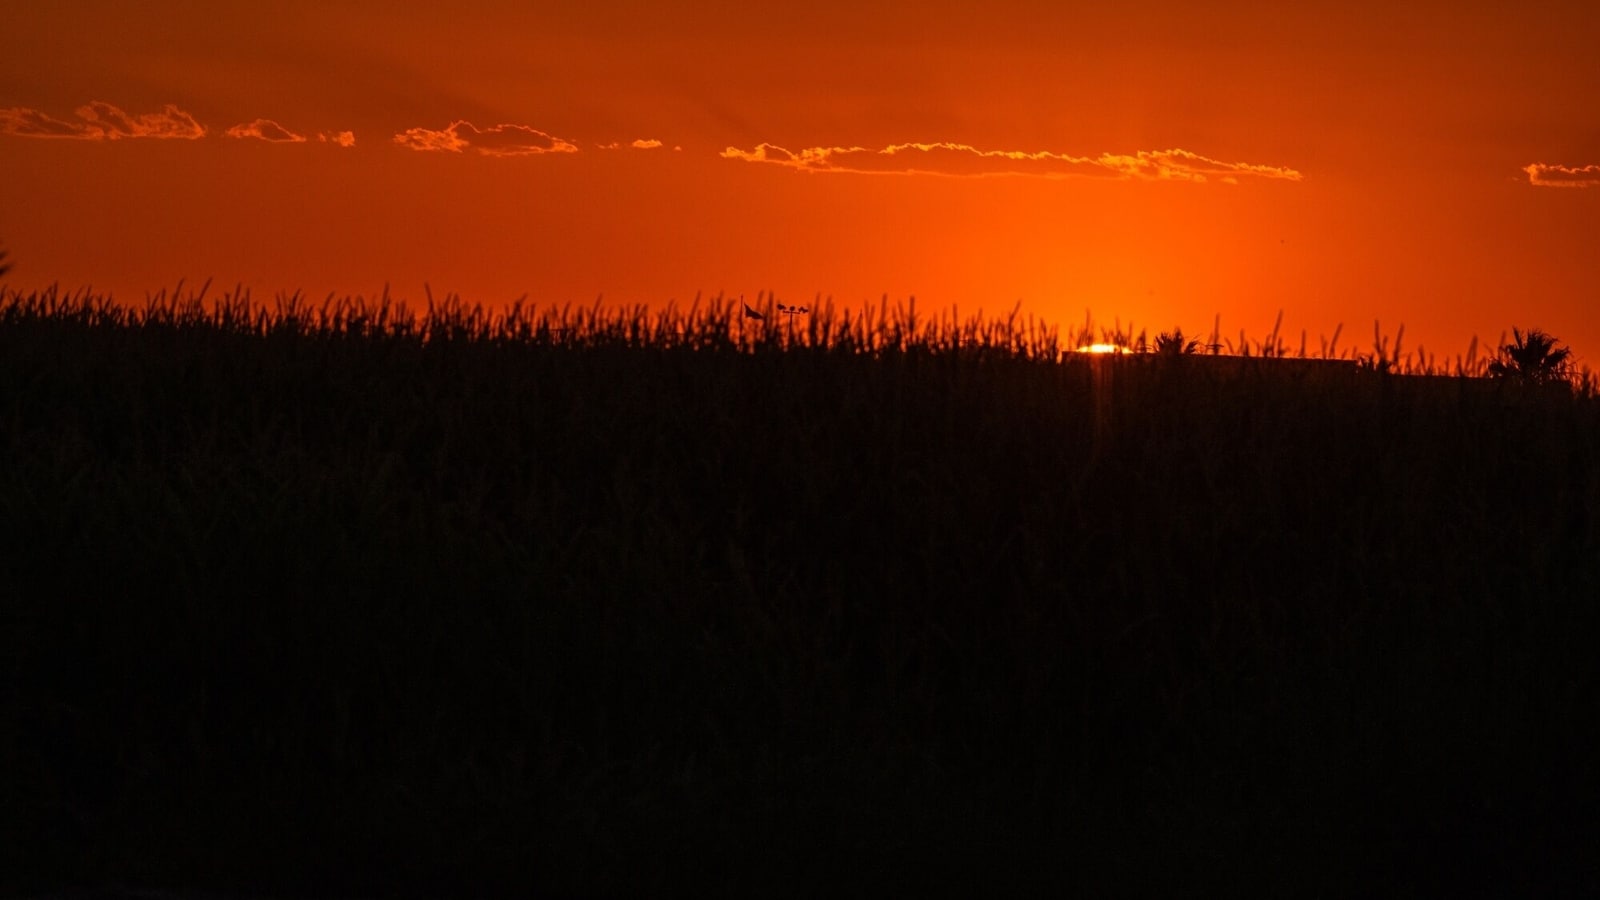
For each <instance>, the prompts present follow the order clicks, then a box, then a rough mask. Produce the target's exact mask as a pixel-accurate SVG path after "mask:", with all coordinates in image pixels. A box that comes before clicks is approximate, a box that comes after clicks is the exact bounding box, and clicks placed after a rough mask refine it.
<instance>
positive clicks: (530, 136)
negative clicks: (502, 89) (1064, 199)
mask: <svg viewBox="0 0 1600 900" xmlns="http://www.w3.org/2000/svg"><path fill="white" fill-rule="evenodd" d="M394 142H395V143H396V144H399V145H400V146H402V147H407V148H410V149H412V150H423V151H445V152H450V153H460V152H462V151H464V150H473V151H476V152H478V153H481V154H483V155H484V156H531V155H534V154H539V153H576V152H578V147H577V145H576V144H574V143H572V142H571V141H567V140H563V139H561V138H558V137H555V136H554V135H550V134H546V133H545V132H543V131H540V130H539V129H537V128H530V127H528V126H526V125H495V126H493V127H490V128H481V129H480V128H477V127H475V126H474V125H473V124H472V123H471V122H452V123H450V127H448V128H445V129H442V130H434V129H431V128H408V129H406V130H405V131H402V132H400V133H399V134H397V135H395V136H394Z"/></svg>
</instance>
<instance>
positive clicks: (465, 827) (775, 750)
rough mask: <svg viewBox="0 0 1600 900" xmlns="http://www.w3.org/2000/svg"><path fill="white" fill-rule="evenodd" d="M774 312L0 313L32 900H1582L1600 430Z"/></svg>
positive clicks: (1229, 368)
mask: <svg viewBox="0 0 1600 900" xmlns="http://www.w3.org/2000/svg"><path fill="white" fill-rule="evenodd" d="M738 311H739V307H738V306H737V304H736V303H723V302H720V301H718V302H715V303H711V304H707V305H704V306H702V307H700V308H698V309H696V310H695V311H694V312H693V314H692V315H691V314H688V313H682V314H680V313H665V314H660V315H655V316H652V315H650V314H646V313H644V312H643V311H634V312H632V313H629V312H622V313H616V314H609V313H604V312H602V311H600V310H598V309H591V310H576V311H572V310H568V311H565V312H559V311H558V312H557V313H553V314H551V315H549V316H544V317H541V316H540V315H535V314H532V313H518V314H517V315H516V316H514V317H511V318H506V317H490V316H486V315H484V314H482V313H481V312H476V311H473V310H468V309H464V308H461V307H459V306H453V305H446V306H443V307H441V308H440V309H438V310H435V311H434V314H433V315H432V316H431V317H421V318H418V317H408V316H406V315H405V314H404V311H403V310H401V309H399V308H397V307H395V306H392V305H391V306H383V305H381V304H370V305H352V304H331V305H329V306H326V307H309V306H307V305H305V304H303V303H300V302H292V303H291V302H285V303H280V304H279V306H278V307H277V308H276V309H271V310H268V311H262V310H261V309H257V308H251V307H249V306H248V305H247V304H246V303H245V302H244V301H242V300H240V299H238V298H236V297H235V298H225V299H224V301H223V302H222V303H220V304H217V305H211V304H207V305H205V306H204V307H201V306H199V305H196V304H186V303H158V304H157V305H156V306H155V307H153V309H152V311H151V312H149V313H147V314H135V313H132V312H130V311H128V310H124V309H119V308H117V307H115V306H112V305H110V304H109V303H107V302H106V301H103V300H98V299H95V298H92V297H85V296H81V295H80V296H77V297H65V296H56V295H52V294H47V295H33V296H31V297H20V296H17V295H15V294H7V295H4V296H3V297H0V577H3V579H4V580H3V583H0V594H3V595H4V596H5V598H6V599H5V601H4V605H5V608H6V610H7V612H6V617H5V618H6V624H5V627H4V629H3V633H4V638H3V639H0V640H3V644H0V646H3V648H4V653H5V659H4V663H5V671H6V673H7V683H8V697H7V706H8V709H9V715H8V721H9V723H10V724H9V725H8V727H6V728H5V729H4V733H5V737H4V743H3V745H0V746H3V752H4V765H3V767H0V779H3V795H0V798H3V800H0V805H3V806H4V808H5V809H7V810H8V812H7V813H6V814H5V815H6V818H7V819H9V820H10V823H11V824H10V828H11V835H10V836H8V837H7V838H6V840H5V844H6V845H7V846H8V847H9V852H8V856H7V858H6V859H5V860H3V863H4V868H5V870H6V872H7V873H8V874H7V876H6V878H7V880H9V881H10V882H12V885H13V886H14V887H15V888H16V889H18V890H22V891H25V892H32V891H46V890H54V889H59V888H62V887H65V886H69V885H98V886H105V885H122V886H129V887H138V886H144V885H149V886H162V887H167V888H178V889H192V890H201V889H227V890H231V891H239V892H243V893H246V894H248V893H251V892H269V893H278V894H318V895H326V894H330V893H332V894H340V895H345V896H379V895H390V894H439V895H452V896H456V895H463V894H474V893H479V894H482V893H501V892H507V891H509V892H517V891H547V892H552V893H568V892H580V893H604V892H654V893H660V892H663V891H672V890H674V889H676V890H682V889H684V888H686V887H690V886H694V887H697V888H699V889H701V890H703V891H704V892H707V893H740V894H766V893H804V894H816V893H820V892H822V891H825V890H827V889H829V888H842V889H845V890H848V891H850V892H851V893H879V892H882V893H889V892H893V893H894V894H896V895H899V894H904V893H908V892H911V891H914V890H916V889H918V888H920V887H928V886H940V887H945V888H950V887H955V888H969V889H976V888H983V887H986V886H990V885H993V886H998V887H999V888H1002V889H1005V888H1012V889H1021V888H1029V887H1034V888H1037V887H1044V886H1049V885H1059V886H1068V887H1078V888H1081V889H1082V890H1083V891H1085V892H1086V893H1088V894H1090V895H1099V894H1104V893H1108V892H1111V893H1115V892H1135V893H1146V892H1156V891H1170V892H1178V893H1190V892H1197V893H1212V894H1219V895H1220V894H1222V893H1223V892H1226V891H1240V890H1243V891H1251V892H1260V891H1271V892H1273V893H1276V894H1279V895H1291V894H1292V895H1299V894H1304V893H1307V892H1311V891H1314V892H1321V893H1325V894H1328V895H1342V894H1346V893H1351V892H1353V891H1355V890H1357V889H1361V888H1368V889H1370V888H1371V887H1373V886H1380V887H1381V889H1382V893H1385V894H1391V893H1392V894H1399V895H1419V894H1434V893H1450V892H1473V893H1476V892H1480V891H1483V890H1485V889H1489V890H1491V892H1500V893H1505V894H1508V895H1545V896H1553V895H1556V894H1561V893H1565V894H1567V895H1580V894H1589V893H1593V892H1595V891H1596V890H1600V867H1597V864H1596V859H1597V858H1600V856H1597V855H1596V854H1594V850H1595V847H1596V846H1597V844H1596V838H1597V829H1596V825H1595V822H1596V811H1597V806H1596V801H1597V799H1600V784H1597V779H1600V775H1597V771H1600V770H1597V767H1596V765H1595V760H1596V759H1600V740H1597V737H1600V716H1597V710H1600V695H1597V684H1600V681H1597V677H1596V676H1597V669H1600V651H1597V647H1600V644H1597V640H1596V639H1597V637H1600V605H1597V604H1600V400H1597V398H1596V397H1595V396H1594V394H1593V392H1592V391H1591V390H1588V389H1580V390H1568V389H1565V388H1533V387H1526V386H1519V385H1517V384H1511V383H1501V382H1491V381H1486V380H1480V379H1468V378H1438V377H1435V378H1413V377H1403V376H1397V375H1392V374H1381V373H1378V372H1374V371H1370V368H1371V367H1367V368H1361V367H1357V366H1355V365H1343V366H1341V365H1337V364H1322V365H1315V364H1298V365H1291V364H1287V363H1279V362H1277V361H1274V360H1270V359H1254V360H1248V361H1230V362H1224V361H1219V360H1211V359H1206V358H1204V357H1178V358H1172V359H1163V358H1157V357H1154V356H1134V357H1127V358H1109V357H1097V358H1094V359H1090V358H1087V357H1081V356H1077V355H1070V356H1069V357H1068V358H1066V359H1064V360H1063V358H1062V354H1061V353H1060V350H1061V348H1062V346H1065V345H1066V344H1064V343H1063V342H1062V341H1059V340H1058V339H1057V337H1056V335H1055V334H1054V333H1053V332H1050V331H1049V330H1048V329H1045V328H1043V327H1042V326H1040V325H1038V324H1036V323H1033V322H1022V323H1019V322H1017V321H1015V320H1011V321H1010V322H1009V323H1008V322H1007V321H999V322H990V323H982V322H976V321H969V322H965V323H962V322H956V321H954V320H950V321H947V322H945V323H943V324H940V323H939V322H934V323H932V324H922V323H916V322H913V321H910V320H909V317H908V316H907V315H901V314H896V315H890V314H887V313H884V312H882V311H879V314H878V315H876V316H871V317H868V318H866V319H859V318H858V319H855V320H850V321H846V320H845V318H844V317H843V316H842V315H839V314H833V313H829V312H827V311H825V310H819V311H817V312H814V313H812V314H811V315H810V316H808V317H806V318H802V319H800V320H798V321H796V322H793V323H791V322H785V321H775V319H776V317H769V319H768V320H766V321H765V322H756V321H754V320H748V319H744V318H741V317H739V315H738ZM791 328H792V331H791ZM746 329H748V331H747V330H746Z"/></svg>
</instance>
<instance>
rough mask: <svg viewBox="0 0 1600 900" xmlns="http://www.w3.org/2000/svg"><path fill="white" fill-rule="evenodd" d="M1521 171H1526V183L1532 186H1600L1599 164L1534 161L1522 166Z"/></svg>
mask: <svg viewBox="0 0 1600 900" xmlns="http://www.w3.org/2000/svg"><path fill="white" fill-rule="evenodd" d="M1522 171H1524V172H1527V173H1528V183H1529V184H1531V185H1533V186H1534V187H1554V188H1592V187H1600V165H1594V166H1553V165H1549V164H1546V163H1534V164H1533V165H1530V166H1524V167H1523V169H1522Z"/></svg>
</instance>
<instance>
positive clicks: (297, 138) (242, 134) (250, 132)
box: [224, 119, 306, 144]
mask: <svg viewBox="0 0 1600 900" xmlns="http://www.w3.org/2000/svg"><path fill="white" fill-rule="evenodd" d="M224 133H225V134H227V136H228V137H231V138H255V139H256V140H259V141H266V142H267V143H269V144H304V143H305V142H306V136H305V135H303V134H295V133H294V132H292V131H290V130H289V129H287V128H285V127H283V126H282V125H279V124H278V123H277V122H274V121H272V120H271V119H257V120H255V121H254V122H246V123H244V124H242V125H235V126H233V127H232V128H229V129H228V130H227V131H226V132H224Z"/></svg>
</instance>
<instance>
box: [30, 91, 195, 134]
mask: <svg viewBox="0 0 1600 900" xmlns="http://www.w3.org/2000/svg"><path fill="white" fill-rule="evenodd" d="M73 114H74V115H76V116H77V117H78V120H77V121H68V120H66V119H57V118H55V117H54V116H51V115H49V114H47V113H43V112H40V111H39V110H36V109H29V108H27V107H22V106H14V107H10V108H8V109H0V134H10V135H15V136H17V137H31V138H57V139H63V140H79V141H118V140H123V139H124V138H128V139H132V138H156V139H163V140H166V139H179V140H190V141H193V140H198V139H200V138H203V137H205V136H206V129H205V126H203V125H201V124H200V123H199V122H197V121H195V118H194V116H191V115H189V114H188V113H186V112H184V111H183V110H181V109H179V108H178V107H177V106H175V105H173V104H171V103H168V104H167V105H166V106H164V107H162V109H161V111H160V112H153V113H142V114H133V113H128V112H125V111H124V110H122V109H121V108H119V107H117V106H114V105H112V104H110V103H106V102H104V101H101V100H95V101H92V102H90V103H86V104H84V105H83V106H80V107H78V108H77V109H75V110H73Z"/></svg>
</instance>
